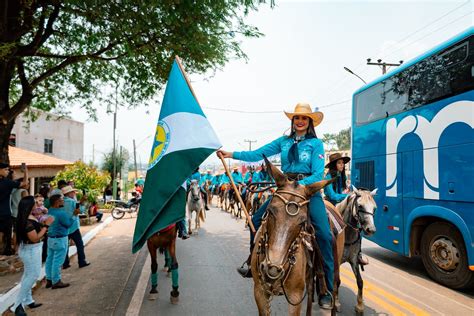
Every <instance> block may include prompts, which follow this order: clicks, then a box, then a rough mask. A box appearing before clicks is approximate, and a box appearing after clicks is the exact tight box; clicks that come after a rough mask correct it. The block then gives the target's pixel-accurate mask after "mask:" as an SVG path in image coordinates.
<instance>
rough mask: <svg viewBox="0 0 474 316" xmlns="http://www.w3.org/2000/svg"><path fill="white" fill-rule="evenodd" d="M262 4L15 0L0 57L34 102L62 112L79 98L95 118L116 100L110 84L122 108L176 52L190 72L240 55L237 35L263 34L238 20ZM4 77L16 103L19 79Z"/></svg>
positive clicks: (139, 99)
mask: <svg viewBox="0 0 474 316" xmlns="http://www.w3.org/2000/svg"><path fill="white" fill-rule="evenodd" d="M5 1H7V2H16V1H17V0H5ZM262 2H264V1H262V0H257V1H251V0H213V1H184V0H147V1H145V2H142V1H136V0H120V1H107V0H66V1H43V2H38V1H21V2H16V3H17V4H18V5H17V6H15V9H18V11H15V10H14V9H12V10H11V11H9V14H14V15H13V16H8V17H5V18H7V19H8V20H15V21H16V22H18V25H17V26H16V27H17V29H15V34H17V36H18V37H17V38H15V37H14V36H9V37H4V38H8V39H11V41H7V42H3V43H1V45H0V58H1V61H5V62H10V61H13V63H15V62H16V60H21V62H22V63H23V65H24V73H25V75H26V79H28V82H29V83H34V86H33V84H32V85H31V86H32V88H33V90H34V99H33V100H32V105H33V106H34V107H36V108H39V109H42V110H45V111H50V110H53V109H54V110H55V111H56V112H57V113H60V114H61V113H62V114H67V113H68V108H69V107H70V106H71V105H73V104H77V102H80V103H81V104H82V107H83V108H84V109H85V110H87V111H88V112H89V114H90V115H91V117H92V118H94V117H95V108H94V107H95V106H97V105H98V104H103V105H107V104H110V103H115V88H116V87H117V86H119V91H118V92H119V99H120V101H121V102H120V103H121V104H122V105H125V104H126V105H127V106H128V107H132V106H136V105H139V104H144V103H145V102H146V101H148V100H149V99H150V98H152V97H153V96H155V95H156V92H157V91H159V90H160V89H161V88H162V87H163V85H164V83H165V82H166V80H167V77H168V73H169V70H170V67H171V64H172V62H173V60H174V57H175V56H176V55H179V56H180V57H181V58H182V60H183V63H184V65H185V68H186V70H187V71H188V72H190V73H205V72H207V71H208V70H211V71H215V70H216V69H219V68H221V67H223V66H224V65H225V63H226V62H228V61H229V60H230V59H233V58H243V59H246V58H247V56H246V55H245V53H244V52H243V51H242V50H241V48H240V44H241V41H242V39H243V38H246V37H249V38H252V37H260V36H261V35H262V33H260V32H259V30H258V29H257V28H256V27H254V26H251V25H247V24H246V23H245V22H244V18H245V17H246V16H247V15H248V13H249V12H250V11H254V10H257V7H258V5H259V4H260V3H262ZM39 3H41V5H39ZM6 6H7V5H6ZM271 6H273V1H271ZM3 18H4V17H0V19H3ZM4 23H6V22H4ZM48 23H51V29H50V31H51V32H50V33H49V32H48V27H49V26H48ZM2 25H3V23H2ZM37 35H43V38H42V39H44V41H43V40H42V41H40V42H36V41H35V36H37ZM18 72H19V71H18ZM11 79H12V82H11V84H10V88H9V89H10V90H11V92H12V93H11V94H10V95H12V96H16V99H15V100H10V101H11V102H12V103H15V102H16V101H18V100H19V99H20V97H21V95H22V93H19V90H22V89H21V88H22V85H21V82H20V76H18V75H15V74H14V73H13V74H12V77H11ZM6 82H7V81H6ZM111 87H113V88H114V89H110V88H111ZM23 90H24V89H23ZM13 92H15V93H13ZM6 95H8V94H6ZM2 110H3V109H1V108H0V112H1V111H2Z"/></svg>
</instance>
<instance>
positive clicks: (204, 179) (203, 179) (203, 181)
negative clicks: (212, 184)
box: [199, 173, 213, 185]
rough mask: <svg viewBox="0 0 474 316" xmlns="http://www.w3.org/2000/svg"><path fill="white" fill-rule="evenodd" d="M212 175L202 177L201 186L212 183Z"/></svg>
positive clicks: (207, 174)
mask: <svg viewBox="0 0 474 316" xmlns="http://www.w3.org/2000/svg"><path fill="white" fill-rule="evenodd" d="M212 178H213V176H212V174H209V173H206V174H205V175H203V176H202V177H201V180H200V181H199V185H203V184H204V183H205V182H206V181H207V180H209V181H212Z"/></svg>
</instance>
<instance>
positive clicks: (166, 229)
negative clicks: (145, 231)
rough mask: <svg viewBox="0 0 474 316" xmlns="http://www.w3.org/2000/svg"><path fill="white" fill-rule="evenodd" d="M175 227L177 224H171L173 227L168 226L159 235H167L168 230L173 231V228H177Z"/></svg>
mask: <svg viewBox="0 0 474 316" xmlns="http://www.w3.org/2000/svg"><path fill="white" fill-rule="evenodd" d="M175 226H176V223H174V224H171V225H169V226H167V227H165V228H163V229H162V230H160V231H159V232H158V233H159V234H163V233H166V232H167V231H168V230H171V229H173V227H175Z"/></svg>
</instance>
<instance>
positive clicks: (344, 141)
mask: <svg viewBox="0 0 474 316" xmlns="http://www.w3.org/2000/svg"><path fill="white" fill-rule="evenodd" d="M322 140H323V142H324V143H326V144H329V142H330V141H331V140H335V141H336V144H337V147H338V149H339V150H348V149H350V148H351V128H350V127H348V128H346V129H343V130H340V131H339V132H338V133H334V134H331V133H325V134H323V138H322Z"/></svg>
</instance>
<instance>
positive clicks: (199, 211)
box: [194, 208, 202, 235]
mask: <svg viewBox="0 0 474 316" xmlns="http://www.w3.org/2000/svg"><path fill="white" fill-rule="evenodd" d="M201 212H202V210H201V209H200V208H199V209H198V210H197V211H196V219H195V220H194V226H195V228H196V235H197V234H198V232H199V228H200V224H199V215H200V214H199V213H201Z"/></svg>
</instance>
